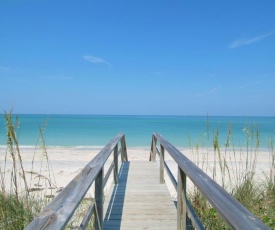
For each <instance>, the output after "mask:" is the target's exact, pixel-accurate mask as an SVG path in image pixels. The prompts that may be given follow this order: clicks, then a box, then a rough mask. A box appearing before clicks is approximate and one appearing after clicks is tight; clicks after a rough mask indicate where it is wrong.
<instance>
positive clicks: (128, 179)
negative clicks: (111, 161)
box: [103, 161, 177, 230]
mask: <svg viewBox="0 0 275 230" xmlns="http://www.w3.org/2000/svg"><path fill="white" fill-rule="evenodd" d="M118 176H119V179H118V180H119V181H118V184H114V185H112V188H111V189H110V192H109V193H108V195H107V197H106V199H105V202H104V203H105V205H104V211H105V215H104V223H103V229H104V230H105V229H106V230H107V229H112V230H116V229H176V227H177V209H176V207H175V204H174V202H173V200H172V198H171V195H170V194H169V191H168V189H167V186H166V184H165V183H164V184H160V178H159V166H158V164H157V162H152V161H128V162H124V163H123V165H122V167H121V170H120V173H119V175H118Z"/></svg>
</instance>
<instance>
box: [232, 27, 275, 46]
mask: <svg viewBox="0 0 275 230" xmlns="http://www.w3.org/2000/svg"><path fill="white" fill-rule="evenodd" d="M274 33H275V31H272V32H269V33H266V34H262V35H259V36H257V37H253V38H243V39H238V40H236V41H234V42H232V43H231V45H230V46H229V48H231V49H234V48H237V47H240V46H245V45H252V44H254V43H256V42H259V41H261V40H263V39H265V38H267V37H270V36H272V35H273V34H274Z"/></svg>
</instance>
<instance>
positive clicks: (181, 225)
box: [177, 167, 186, 230]
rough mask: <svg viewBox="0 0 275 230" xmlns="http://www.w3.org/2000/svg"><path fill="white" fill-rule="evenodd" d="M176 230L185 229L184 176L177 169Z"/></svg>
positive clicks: (179, 169)
mask: <svg viewBox="0 0 275 230" xmlns="http://www.w3.org/2000/svg"><path fill="white" fill-rule="evenodd" d="M177 190H178V191H177V192H178V201H177V222H178V223H177V229H178V230H185V229H186V174H185V173H184V172H183V171H182V170H181V168H180V167H178V188H177Z"/></svg>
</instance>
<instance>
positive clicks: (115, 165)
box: [114, 145, 118, 184]
mask: <svg viewBox="0 0 275 230" xmlns="http://www.w3.org/2000/svg"><path fill="white" fill-rule="evenodd" d="M114 181H115V184H117V183H118V145H116V147H115V148H114Z"/></svg>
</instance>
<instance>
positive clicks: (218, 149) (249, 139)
mask: <svg viewBox="0 0 275 230" xmlns="http://www.w3.org/2000/svg"><path fill="white" fill-rule="evenodd" d="M207 122H208V121H207ZM207 127H209V125H207ZM243 132H244V135H246V146H245V148H244V149H242V148H238V149H237V148H235V147H234V139H233V131H232V125H231V124H229V127H228V135H227V138H226V140H225V142H224V143H225V144H224V145H222V146H221V145H220V142H221V141H220V138H219V129H217V130H213V138H212V139H213V140H212V143H213V145H212V147H211V148H208V150H209V151H210V150H211V151H214V162H213V163H212V164H211V165H208V164H209V163H205V161H199V160H197V162H196V163H197V164H198V166H199V167H200V168H202V170H203V171H205V172H208V174H210V175H211V176H212V179H213V180H215V181H217V182H218V183H219V184H220V185H221V186H222V187H223V188H224V189H225V190H227V192H228V193H229V194H231V195H232V196H233V197H234V198H236V199H237V200H238V201H239V202H240V203H242V204H243V205H244V206H245V207H246V208H247V209H248V210H250V211H251V212H252V213H253V214H254V215H255V216H257V217H258V218H259V219H261V220H262V221H263V222H264V223H265V224H266V225H267V226H268V227H270V228H271V229H275V152H274V146H273V139H269V141H268V146H269V159H270V160H269V173H268V174H266V173H264V172H262V176H261V177H260V178H259V177H256V166H257V162H258V159H259V158H260V157H261V155H260V154H261V151H260V150H259V148H260V132H259V130H257V128H256V126H255V125H252V126H251V125H246V126H245V128H244V129H243ZM206 133H209V130H207V132H206ZM204 134H205V132H204ZM205 136H206V135H203V136H202V141H201V143H202V144H201V145H202V146H201V147H200V146H199V143H198V142H197V143H196V145H195V148H193V147H192V145H191V144H190V149H191V151H192V152H193V155H194V156H195V158H194V159H207V158H208V156H207V151H202V150H203V149H204V148H205V147H204V138H205ZM207 137H208V138H209V134H208V135H207ZM189 143H191V141H189ZM202 152H203V153H202ZM201 154H203V156H201ZM195 161H196V160H195ZM206 162H208V161H206ZM239 162H244V163H243V164H239ZM265 170H266V169H265ZM188 198H189V200H190V201H191V203H192V205H193V206H194V209H195V211H196V213H197V214H198V216H199V218H200V219H201V221H202V223H203V225H204V226H205V227H206V229H230V228H229V227H228V226H227V225H226V223H225V222H224V221H223V220H222V219H221V217H220V216H219V215H218V213H217V212H216V210H215V209H214V208H213V207H212V206H211V205H210V204H209V203H208V202H207V200H206V198H205V197H204V196H203V195H202V194H201V193H200V191H198V189H196V188H193V189H191V191H189V192H188Z"/></svg>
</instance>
